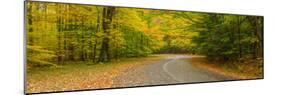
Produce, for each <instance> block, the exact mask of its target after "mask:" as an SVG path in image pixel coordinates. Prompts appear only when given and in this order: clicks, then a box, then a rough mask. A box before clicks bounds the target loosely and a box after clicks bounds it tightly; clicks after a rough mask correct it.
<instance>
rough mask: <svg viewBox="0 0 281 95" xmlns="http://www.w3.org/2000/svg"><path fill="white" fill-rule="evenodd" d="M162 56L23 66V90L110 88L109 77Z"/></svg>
mask: <svg viewBox="0 0 281 95" xmlns="http://www.w3.org/2000/svg"><path fill="white" fill-rule="evenodd" d="M164 58H165V56H148V57H143V58H126V59H120V60H118V61H113V62H110V63H103V64H93V63H91V62H68V63H67V64H65V65H59V66H58V67H40V68H32V69H28V70H27V93H38V92H54V91H67V90H81V89H100V88H110V87H111V85H112V84H113V81H112V80H111V79H112V78H114V77H116V76H118V75H119V74H120V73H121V72H122V71H125V70H127V69H130V68H134V67H136V66H140V65H145V64H149V63H153V62H155V61H158V60H161V59H164Z"/></svg>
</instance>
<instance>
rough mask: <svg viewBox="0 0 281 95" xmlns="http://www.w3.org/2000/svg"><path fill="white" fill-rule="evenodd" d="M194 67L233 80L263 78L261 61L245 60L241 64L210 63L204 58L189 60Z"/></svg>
mask: <svg viewBox="0 0 281 95" xmlns="http://www.w3.org/2000/svg"><path fill="white" fill-rule="evenodd" d="M191 63H193V64H194V65H195V66H197V67H199V68H202V69H206V70H208V71H211V72H215V73H218V74H221V75H224V76H228V77H231V78H234V79H257V78H263V60H262V59H257V60H247V61H243V62H240V63H239V62H218V61H213V62H210V61H208V60H207V59H206V58H204V57H196V58H192V59H191Z"/></svg>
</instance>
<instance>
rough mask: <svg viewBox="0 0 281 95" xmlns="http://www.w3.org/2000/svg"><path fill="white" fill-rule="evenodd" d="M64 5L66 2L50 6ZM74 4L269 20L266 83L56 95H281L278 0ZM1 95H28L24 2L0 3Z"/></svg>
mask: <svg viewBox="0 0 281 95" xmlns="http://www.w3.org/2000/svg"><path fill="white" fill-rule="evenodd" d="M49 1H63V0H49ZM64 1H67V2H72V3H84V4H102V5H117V6H129V7H143V8H157V9H175V10H187V11H203V12H219V13H234V14H249V15H263V16H265V18H264V19H265V22H264V23H265V27H264V29H265V34H264V40H265V46H264V48H265V50H264V51H265V79H264V80H252V81H234V82H219V83H202V84H187V85H172V86H159V87H142V88H128V89H114V90H98V91H82V92H67V93H55V95H69V94H70V95H77V94H79V95H247V94H248V95H265V94H275V95H281V93H280V91H279V89H280V88H281V87H280V84H281V83H280V81H281V76H280V73H281V69H280V68H281V62H280V54H281V52H280V51H281V47H280V46H281V45H280V41H281V27H280V25H281V24H280V23H281V20H280V18H281V15H280V10H279V9H281V7H280V6H281V5H280V2H278V0H275V1H274V0H64ZM0 7H1V8H0V12H1V14H0V16H1V17H0V23H1V24H0V33H1V34H0V45H1V46H0V64H1V66H0V70H1V71H0V75H1V77H0V86H1V87H0V88H1V90H0V93H1V95H22V94H23V7H24V6H23V0H3V1H2V2H1V3H0Z"/></svg>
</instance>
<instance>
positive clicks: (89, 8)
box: [26, 2, 263, 67]
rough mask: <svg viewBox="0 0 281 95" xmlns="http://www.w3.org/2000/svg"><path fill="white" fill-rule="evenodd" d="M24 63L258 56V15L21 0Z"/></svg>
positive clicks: (260, 35) (260, 38) (260, 42)
mask: <svg viewBox="0 0 281 95" xmlns="http://www.w3.org/2000/svg"><path fill="white" fill-rule="evenodd" d="M26 6H27V8H26V31H27V32H26V33H27V46H26V47H27V63H28V64H27V65H28V66H31V67H33V66H56V65H59V64H65V63H67V62H69V61H91V62H92V63H105V62H110V61H112V60H118V59H120V58H130V57H145V56H148V55H151V54H159V53H181V54H198V55H205V56H207V57H208V58H209V59H213V60H223V61H240V60H243V59H257V58H262V57H263V17H261V16H247V15H233V14H219V13H200V12H183V11H172V10H151V9H138V8H121V7H113V6H93V5H77V4H63V3H44V2H27V3H26Z"/></svg>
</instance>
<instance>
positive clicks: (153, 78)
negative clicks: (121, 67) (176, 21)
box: [113, 55, 231, 87]
mask: <svg viewBox="0 0 281 95" xmlns="http://www.w3.org/2000/svg"><path fill="white" fill-rule="evenodd" d="M192 57H194V56H188V55H173V56H171V57H168V58H166V59H163V60H161V61H158V62H155V63H152V64H147V65H143V66H141V67H137V68H133V69H129V70H126V71H124V72H123V74H121V75H119V76H117V77H115V78H113V87H131V86H146V85H164V84H176V83H194V82H208V81H223V80H231V78H228V77H225V76H222V75H219V74H215V73H213V72H208V71H206V70H202V69H200V68H196V67H195V66H193V65H192V64H191V63H189V62H188V60H189V59H190V58H192Z"/></svg>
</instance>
